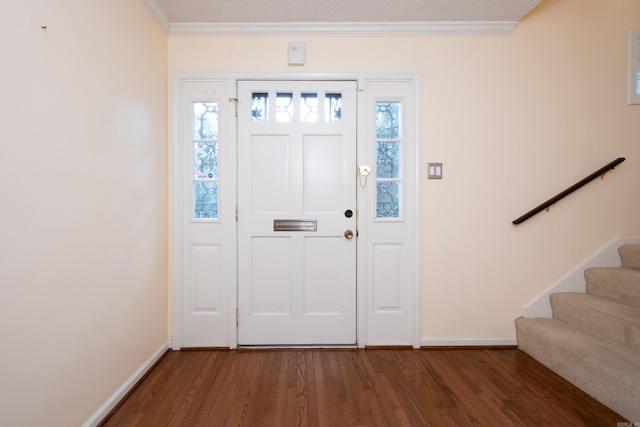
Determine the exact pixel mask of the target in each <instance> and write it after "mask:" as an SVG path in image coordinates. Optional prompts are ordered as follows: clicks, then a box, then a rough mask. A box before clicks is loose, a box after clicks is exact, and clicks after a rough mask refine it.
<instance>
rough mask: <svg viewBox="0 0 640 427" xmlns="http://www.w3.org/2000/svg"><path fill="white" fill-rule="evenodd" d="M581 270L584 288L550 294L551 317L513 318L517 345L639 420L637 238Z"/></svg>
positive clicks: (639, 254)
mask: <svg viewBox="0 0 640 427" xmlns="http://www.w3.org/2000/svg"><path fill="white" fill-rule="evenodd" d="M618 253H619V254H620V259H621V261H622V262H621V266H620V267H619V268H611V267H602V268H589V269H587V270H585V273H584V275H585V279H586V282H587V293H585V294H583V293H571V292H563V293H556V294H552V295H551V307H552V309H553V318H552V319H546V318H524V317H520V318H518V319H516V337H517V339H518V347H519V348H520V349H521V350H522V351H524V352H525V353H527V354H529V355H530V356H532V357H533V358H534V359H536V360H538V361H539V362H540V363H542V364H543V365H545V366H547V367H548V368H549V369H551V370H552V371H554V372H556V373H557V374H558V375H560V376H561V377H563V378H565V379H566V380H568V381H569V382H571V383H573V384H575V385H576V386H577V387H579V388H580V389H582V390H584V391H585V392H586V393H588V394H589V395H591V396H593V397H594V398H596V399H597V400H599V401H600V402H602V403H603V404H605V405H606V406H608V407H609V408H611V409H613V410H614V411H616V412H617V413H619V414H620V415H622V416H623V417H625V418H627V419H628V420H629V421H630V422H640V244H633V245H632V244H625V245H622V246H620V248H619V249H618Z"/></svg>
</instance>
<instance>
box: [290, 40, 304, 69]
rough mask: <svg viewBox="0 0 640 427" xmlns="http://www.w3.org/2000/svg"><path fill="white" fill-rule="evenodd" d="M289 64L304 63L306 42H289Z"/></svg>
mask: <svg viewBox="0 0 640 427" xmlns="http://www.w3.org/2000/svg"><path fill="white" fill-rule="evenodd" d="M289 65H304V42H289Z"/></svg>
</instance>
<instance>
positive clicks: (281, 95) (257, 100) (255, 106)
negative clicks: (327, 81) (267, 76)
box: [251, 92, 342, 123]
mask: <svg viewBox="0 0 640 427" xmlns="http://www.w3.org/2000/svg"><path fill="white" fill-rule="evenodd" d="M251 117H252V119H253V121H256V122H270V121H275V122H283V123H285V122H293V121H300V122H303V123H315V122H319V121H325V122H339V121H341V120H342V94H341V93H329V92H326V93H322V92H320V93H319V92H303V93H293V92H275V93H269V92H253V93H252V98H251Z"/></svg>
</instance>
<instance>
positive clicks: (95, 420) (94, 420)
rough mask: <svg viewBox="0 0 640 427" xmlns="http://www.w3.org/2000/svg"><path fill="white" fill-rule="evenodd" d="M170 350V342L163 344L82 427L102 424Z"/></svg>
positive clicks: (94, 426)
mask: <svg viewBox="0 0 640 427" xmlns="http://www.w3.org/2000/svg"><path fill="white" fill-rule="evenodd" d="M168 349H169V341H167V342H165V343H164V344H162V345H161V346H160V347H159V348H158V349H157V350H156V351H155V352H154V353H153V354H152V355H151V356H149V358H148V359H147V360H145V361H144V363H143V364H142V366H140V367H139V368H138V369H137V370H136V371H135V372H134V373H133V375H131V376H130V377H129V378H128V379H127V380H126V381H125V382H124V384H122V385H121V386H120V388H118V390H116V392H115V393H113V394H112V395H111V397H109V399H107V401H106V402H104V403H103V404H102V406H101V407H100V408H99V409H98V410H97V411H96V412H95V413H94V414H93V415H92V416H91V417H90V418H89V419H88V420H87V421H86V422H85V423H84V424H83V425H82V427H96V426H97V425H98V424H100V422H102V421H103V420H104V419H105V417H106V416H107V415H109V412H111V410H113V408H115V407H116V405H117V404H118V403H119V402H120V401H121V400H122V399H123V398H124V397H125V396H126V395H127V393H129V392H130V391H131V389H132V388H133V387H134V386H135V385H136V384H137V383H138V381H140V379H141V378H142V377H143V376H144V374H146V373H147V371H149V369H151V368H152V367H153V365H155V363H156V362H157V361H158V360H160V358H161V357H162V355H163V354H164V353H165V352H166V351H167V350H168Z"/></svg>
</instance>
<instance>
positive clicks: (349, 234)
mask: <svg viewBox="0 0 640 427" xmlns="http://www.w3.org/2000/svg"><path fill="white" fill-rule="evenodd" d="M344 237H346V238H347V239H353V231H351V230H345V232H344Z"/></svg>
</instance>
